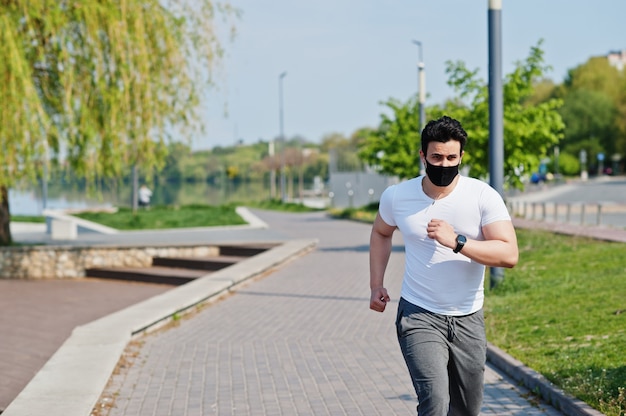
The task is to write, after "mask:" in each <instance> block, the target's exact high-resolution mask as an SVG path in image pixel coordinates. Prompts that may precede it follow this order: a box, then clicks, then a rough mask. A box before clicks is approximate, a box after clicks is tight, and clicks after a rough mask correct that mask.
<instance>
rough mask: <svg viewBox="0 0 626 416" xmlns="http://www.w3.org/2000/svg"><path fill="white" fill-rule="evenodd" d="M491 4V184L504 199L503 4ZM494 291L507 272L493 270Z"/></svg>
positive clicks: (494, 1) (498, 1)
mask: <svg viewBox="0 0 626 416" xmlns="http://www.w3.org/2000/svg"><path fill="white" fill-rule="evenodd" d="M488 2H489V12H488V20H489V183H490V185H491V186H492V187H493V188H494V189H495V190H496V191H498V192H499V193H500V195H502V196H503V197H504V123H503V118H504V104H503V98H502V0H488ZM490 276H491V279H490V280H491V287H496V286H497V285H498V284H499V283H500V282H502V280H504V270H503V269H502V268H499V267H492V268H491V269H490Z"/></svg>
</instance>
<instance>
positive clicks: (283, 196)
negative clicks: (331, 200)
mask: <svg viewBox="0 0 626 416" xmlns="http://www.w3.org/2000/svg"><path fill="white" fill-rule="evenodd" d="M286 75H287V72H283V73H282V74H280V75H279V76H278V110H279V118H280V119H279V122H280V137H279V141H280V143H281V148H280V200H281V201H282V202H285V200H286V194H285V185H286V182H285V132H284V130H283V78H285V76H286Z"/></svg>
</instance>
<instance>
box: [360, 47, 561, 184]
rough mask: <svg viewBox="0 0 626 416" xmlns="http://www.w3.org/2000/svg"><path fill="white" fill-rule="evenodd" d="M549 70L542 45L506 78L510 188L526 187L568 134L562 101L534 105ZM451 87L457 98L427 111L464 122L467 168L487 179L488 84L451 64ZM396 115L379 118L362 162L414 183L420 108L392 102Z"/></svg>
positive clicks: (506, 169)
mask: <svg viewBox="0 0 626 416" xmlns="http://www.w3.org/2000/svg"><path fill="white" fill-rule="evenodd" d="M546 69H547V68H546V67H545V65H544V64H543V52H542V50H541V49H540V48H539V45H538V46H536V47H533V48H532V49H531V51H530V54H529V56H528V58H526V60H525V61H523V62H518V63H517V64H516V67H515V69H514V70H513V72H512V73H510V74H508V75H507V76H506V80H505V82H504V86H503V96H504V97H503V99H504V153H505V160H504V172H505V176H506V179H507V184H508V185H510V186H513V187H522V186H523V175H524V174H525V173H526V174H527V173H529V172H532V171H534V170H535V169H537V168H538V166H539V163H540V160H541V158H542V157H543V156H545V155H546V154H547V151H548V150H549V149H550V148H551V147H552V146H554V145H555V144H557V143H558V141H559V139H560V138H561V137H562V131H563V128H564V125H563V121H562V120H561V117H560V115H559V114H558V113H557V112H556V111H555V110H557V109H558V108H559V107H560V106H561V105H562V101H561V100H559V99H554V98H553V99H549V100H547V101H545V102H542V103H540V104H533V105H530V104H529V103H528V100H529V99H530V98H531V97H532V96H533V91H534V85H535V83H536V82H538V81H539V80H540V79H541V77H542V74H543V73H544V71H545V70H546ZM447 73H448V74H449V80H448V84H449V85H450V86H452V87H453V88H454V89H455V91H456V92H457V94H458V96H457V97H456V98H454V99H451V100H448V101H447V102H446V103H445V104H444V105H443V106H433V107H430V108H428V109H427V116H428V118H430V119H435V118H439V117H441V116H442V115H444V114H445V115H448V116H450V117H453V118H456V119H458V120H460V121H461V123H462V124H463V126H464V128H465V130H466V131H467V133H468V136H469V141H468V145H467V147H466V155H465V156H464V157H463V164H464V165H466V166H469V167H470V174H471V175H472V176H475V177H482V178H486V177H487V175H488V166H489V164H488V157H489V155H488V143H489V96H488V88H487V84H486V83H485V82H484V81H483V80H481V79H479V78H478V75H477V74H478V70H473V71H471V70H469V69H468V68H467V67H466V66H465V64H464V63H463V62H448V63H447ZM386 104H387V106H388V107H389V108H391V110H392V115H391V116H389V115H384V114H383V115H381V118H382V121H381V123H380V126H379V128H378V131H377V132H376V133H375V134H373V135H370V136H369V138H368V139H367V141H366V143H365V144H364V145H363V147H362V148H361V151H360V155H361V157H363V158H364V160H366V161H367V162H368V163H370V164H371V165H377V166H379V169H380V170H381V171H382V172H384V173H388V174H392V175H397V176H399V177H401V178H409V177H413V176H415V175H416V174H417V173H418V169H419V135H418V133H417V131H418V130H417V121H416V120H417V116H416V115H417V109H418V108H417V105H416V103H415V102H414V101H409V102H408V103H406V104H404V105H403V104H402V103H400V102H399V101H397V100H389V101H388V102H387V103H386Z"/></svg>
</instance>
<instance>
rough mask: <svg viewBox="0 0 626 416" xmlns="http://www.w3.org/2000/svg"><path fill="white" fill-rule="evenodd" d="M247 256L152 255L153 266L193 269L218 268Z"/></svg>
mask: <svg viewBox="0 0 626 416" xmlns="http://www.w3.org/2000/svg"><path fill="white" fill-rule="evenodd" d="M248 257H249V256H211V257H154V258H153V259H152V265H153V266H163V267H176V268H182V269H193V270H210V271H215V270H220V269H223V268H225V267H228V266H232V265H233V264H235V263H237V262H239V261H241V260H244V259H246V258H248Z"/></svg>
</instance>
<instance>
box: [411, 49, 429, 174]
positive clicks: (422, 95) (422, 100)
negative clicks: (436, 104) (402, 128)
mask: <svg viewBox="0 0 626 416" xmlns="http://www.w3.org/2000/svg"><path fill="white" fill-rule="evenodd" d="M413 43H414V44H416V45H417V47H418V50H419V60H418V61H417V85H418V88H419V98H418V102H419V120H418V124H417V135H418V137H419V136H420V135H421V134H422V129H423V128H424V125H425V124H426V74H425V73H424V67H425V66H424V60H423V59H422V42H420V41H418V40H414V41H413ZM420 171H421V172H424V164H423V163H422V162H421V158H420Z"/></svg>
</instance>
